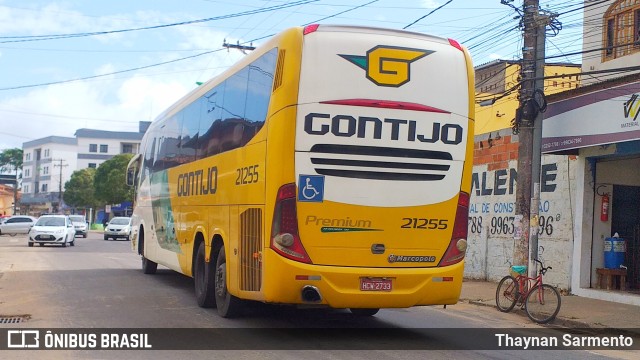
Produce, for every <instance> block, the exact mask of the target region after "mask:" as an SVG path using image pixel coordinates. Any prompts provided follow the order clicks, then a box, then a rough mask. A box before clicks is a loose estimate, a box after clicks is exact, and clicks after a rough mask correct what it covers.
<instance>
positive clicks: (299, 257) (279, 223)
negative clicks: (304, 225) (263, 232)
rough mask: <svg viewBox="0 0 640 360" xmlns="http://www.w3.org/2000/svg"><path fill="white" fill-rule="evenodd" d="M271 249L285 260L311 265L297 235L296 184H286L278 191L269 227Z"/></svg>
mask: <svg viewBox="0 0 640 360" xmlns="http://www.w3.org/2000/svg"><path fill="white" fill-rule="evenodd" d="M271 249H273V250H274V251H275V252H277V253H278V254H280V255H282V256H284V257H286V258H287V259H291V260H295V261H300V262H304V263H308V264H311V259H310V258H309V255H307V251H306V250H305V249H304V246H302V241H300V235H299V234H298V212H297V210H296V184H293V183H292V184H286V185H283V186H282V187H280V189H279V190H278V197H277V198H276V206H275V209H274V212H273V224H272V226H271Z"/></svg>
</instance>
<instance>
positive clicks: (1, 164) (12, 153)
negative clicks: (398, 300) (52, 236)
mask: <svg viewBox="0 0 640 360" xmlns="http://www.w3.org/2000/svg"><path fill="white" fill-rule="evenodd" d="M22 155H23V154H22V149H19V148H13V149H5V150H2V152H0V171H2V172H11V171H12V170H13V171H15V174H16V183H15V184H14V185H13V213H14V214H15V213H16V206H17V205H18V171H20V169H22Z"/></svg>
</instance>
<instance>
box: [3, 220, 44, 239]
mask: <svg viewBox="0 0 640 360" xmlns="http://www.w3.org/2000/svg"><path fill="white" fill-rule="evenodd" d="M36 220H37V219H36V218H34V217H33V216H26V215H15V216H12V217H10V218H8V219H6V220H5V221H4V222H3V223H2V224H0V235H4V234H9V235H11V236H15V235H16V234H26V233H28V232H29V229H30V228H31V227H32V226H33V224H34V223H35V222H36Z"/></svg>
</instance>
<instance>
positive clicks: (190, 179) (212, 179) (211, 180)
mask: <svg viewBox="0 0 640 360" xmlns="http://www.w3.org/2000/svg"><path fill="white" fill-rule="evenodd" d="M217 189H218V167H217V166H212V167H209V168H207V169H200V170H196V171H189V172H186V173H183V174H180V175H178V196H180V197H181V196H198V195H213V194H215V193H216V190H217Z"/></svg>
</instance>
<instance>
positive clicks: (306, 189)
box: [298, 175, 324, 202]
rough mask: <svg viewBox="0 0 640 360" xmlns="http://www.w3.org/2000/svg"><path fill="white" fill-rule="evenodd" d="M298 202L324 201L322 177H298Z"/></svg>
mask: <svg viewBox="0 0 640 360" xmlns="http://www.w3.org/2000/svg"><path fill="white" fill-rule="evenodd" d="M299 180H300V181H299V182H298V201H309V202H322V200H323V199H324V176H319V175H300V179H299Z"/></svg>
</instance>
